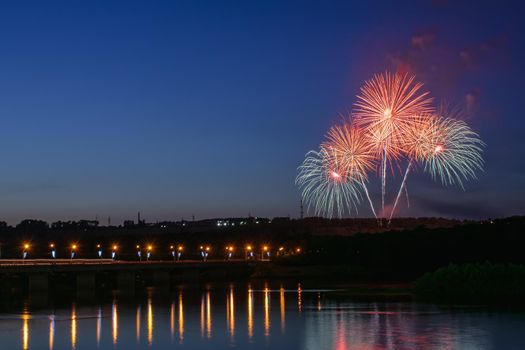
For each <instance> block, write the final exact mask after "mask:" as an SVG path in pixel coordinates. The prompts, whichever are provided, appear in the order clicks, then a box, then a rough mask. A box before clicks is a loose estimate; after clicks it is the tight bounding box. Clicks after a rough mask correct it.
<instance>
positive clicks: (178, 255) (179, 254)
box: [177, 245, 184, 261]
mask: <svg viewBox="0 0 525 350" xmlns="http://www.w3.org/2000/svg"><path fill="white" fill-rule="evenodd" d="M183 249H184V247H183V246H181V245H180V246H178V247H177V261H180V260H181V258H182V250H183Z"/></svg>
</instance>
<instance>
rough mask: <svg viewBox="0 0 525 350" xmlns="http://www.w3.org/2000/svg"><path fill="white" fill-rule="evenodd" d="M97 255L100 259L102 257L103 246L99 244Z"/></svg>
mask: <svg viewBox="0 0 525 350" xmlns="http://www.w3.org/2000/svg"><path fill="white" fill-rule="evenodd" d="M97 255H98V258H99V259H102V246H101V245H100V244H97Z"/></svg>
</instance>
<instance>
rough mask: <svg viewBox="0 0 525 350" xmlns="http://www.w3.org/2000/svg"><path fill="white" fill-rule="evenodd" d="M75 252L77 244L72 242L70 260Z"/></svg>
mask: <svg viewBox="0 0 525 350" xmlns="http://www.w3.org/2000/svg"><path fill="white" fill-rule="evenodd" d="M76 254H77V245H76V244H73V245H72V246H71V260H73V259H74V258H75V255H76Z"/></svg>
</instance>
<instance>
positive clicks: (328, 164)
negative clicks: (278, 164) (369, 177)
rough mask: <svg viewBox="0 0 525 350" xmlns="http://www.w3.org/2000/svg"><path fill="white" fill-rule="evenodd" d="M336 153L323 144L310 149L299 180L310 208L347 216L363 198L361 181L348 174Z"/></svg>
mask: <svg viewBox="0 0 525 350" xmlns="http://www.w3.org/2000/svg"><path fill="white" fill-rule="evenodd" d="M335 160H337V157H334V155H333V153H332V152H331V151H330V150H328V149H326V148H324V147H321V148H320V150H319V152H317V151H310V152H308V153H307V154H306V157H305V159H304V161H303V163H302V164H301V166H299V174H298V176H297V178H296V181H295V182H296V184H297V185H298V186H299V187H300V188H301V192H302V196H303V199H304V201H305V203H306V209H307V211H308V210H310V209H312V210H313V212H314V214H315V215H320V216H327V217H329V218H332V217H334V216H336V217H339V218H340V217H343V215H344V214H345V213H346V212H350V211H351V210H352V208H355V207H356V205H357V204H358V202H359V200H360V196H359V193H358V190H357V188H356V184H357V182H356V181H354V180H352V179H350V178H348V177H346V175H345V174H346V173H347V172H346V171H345V169H344V167H342V166H341V165H340V164H338V163H337V162H334V161H335Z"/></svg>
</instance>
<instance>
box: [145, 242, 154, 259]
mask: <svg viewBox="0 0 525 350" xmlns="http://www.w3.org/2000/svg"><path fill="white" fill-rule="evenodd" d="M152 250H153V247H152V246H150V245H149V246H148V251H147V252H146V261H149V258H150V257H151V251H152Z"/></svg>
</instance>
